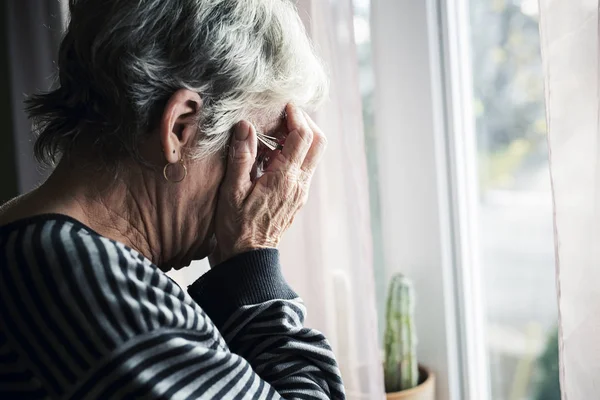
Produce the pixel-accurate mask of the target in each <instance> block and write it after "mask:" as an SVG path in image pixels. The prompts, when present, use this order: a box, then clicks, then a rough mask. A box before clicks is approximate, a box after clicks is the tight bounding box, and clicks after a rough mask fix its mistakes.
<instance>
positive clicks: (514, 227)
mask: <svg viewBox="0 0 600 400" xmlns="http://www.w3.org/2000/svg"><path fill="white" fill-rule="evenodd" d="M469 2H470V4H469V5H470V20H471V37H470V42H471V49H472V50H471V54H472V68H471V70H472V71H473V74H472V77H473V89H474V94H473V98H474V100H473V101H474V104H473V110H474V114H475V115H474V116H473V117H474V118H475V120H476V125H475V126H476V129H475V130H476V142H477V155H478V157H477V159H478V176H479V199H478V200H479V201H478V204H479V212H478V215H479V221H478V223H479V232H480V245H481V248H480V256H481V258H480V262H481V263H480V265H481V269H482V270H481V279H482V282H481V285H482V287H483V290H482V292H483V293H484V300H485V310H484V311H485V326H486V329H485V336H486V342H487V343H486V345H487V355H488V356H487V358H488V362H489V372H490V383H491V397H492V399H494V400H495V399H540V400H551V399H552V398H557V399H558V398H559V397H560V393H559V387H558V375H556V376H553V377H552V378H554V379H549V380H543V376H542V375H543V374H544V373H545V372H547V371H546V370H548V369H552V367H553V364H557V363H558V359H557V358H556V357H557V356H558V350H557V348H556V349H554V348H553V346H554V345H556V346H558V345H557V340H556V336H555V334H554V332H555V331H556V325H557V302H556V292H555V281H554V251H553V248H554V242H553V222H552V197H551V188H550V175H549V167H548V148H547V142H546V117H545V109H544V83H543V72H542V62H541V55H540V41H539V31H538V10H537V4H538V3H537V0H494V1H489V0H469ZM550 342H551V343H552V344H551V345H550V347H549V348H548V349H547V351H548V353H547V356H546V357H545V358H543V359H540V357H541V355H542V353H543V352H544V351H545V349H546V345H547V344H548V343H550ZM551 356H552V357H554V358H552V357H551ZM540 369H541V370H540ZM548 385H552V386H553V387H548Z"/></svg>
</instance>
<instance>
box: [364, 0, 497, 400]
mask: <svg viewBox="0 0 600 400" xmlns="http://www.w3.org/2000/svg"><path fill="white" fill-rule="evenodd" d="M467 1H468V0H424V1H411V0H398V1H389V0H372V9H371V19H372V21H377V22H376V23H372V24H371V31H372V35H371V40H372V46H373V68H374V73H375V110H376V111H375V132H376V134H377V140H378V148H377V155H378V163H379V165H378V170H379V171H378V179H379V182H380V190H381V198H380V201H381V204H380V206H381V217H382V218H381V219H382V232H383V251H384V257H383V258H384V260H386V263H385V269H386V270H385V274H384V275H385V276H386V277H387V278H389V277H390V276H391V275H392V274H393V273H396V272H402V273H404V274H406V275H408V276H409V277H411V278H412V279H413V281H414V284H415V290H416V293H417V309H416V317H415V318H416V326H417V330H418V332H417V335H418V337H419V346H418V358H419V360H420V361H422V362H423V364H425V365H426V366H428V367H430V368H432V369H433V371H434V372H435V373H436V375H437V381H438V388H437V398H438V399H440V400H489V399H490V385H489V372H488V371H489V367H488V363H487V351H486V346H485V333H484V323H485V319H484V313H483V309H484V307H483V296H482V293H481V292H480V285H478V284H477V282H478V280H479V279H480V277H479V274H478V271H479V269H480V268H479V266H480V265H479V263H480V261H479V259H480V256H479V254H478V251H479V247H478V245H477V238H478V234H477V226H476V223H475V222H476V221H477V216H476V215H475V214H474V213H477V210H478V205H477V204H476V199H477V195H476V194H477V184H478V182H477V177H476V171H477V158H476V148H477V147H476V146H475V129H474V121H473V111H472V101H471V99H472V93H473V91H472V82H471V71H470V69H471V62H470V35H469V25H470V24H469V19H468V11H467V5H468V3H467ZM406 60H410V62H406ZM399 76H401V77H402V79H398V77H399ZM399 183H401V184H399ZM407 188H408V189H407ZM398 240H400V243H399V244H398ZM380 301H381V300H380Z"/></svg>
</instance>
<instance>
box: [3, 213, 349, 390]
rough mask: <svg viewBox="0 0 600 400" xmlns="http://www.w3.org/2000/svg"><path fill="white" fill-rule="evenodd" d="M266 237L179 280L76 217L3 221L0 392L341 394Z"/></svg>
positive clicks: (319, 338)
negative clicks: (190, 279)
mask: <svg viewBox="0 0 600 400" xmlns="http://www.w3.org/2000/svg"><path fill="white" fill-rule="evenodd" d="M304 314H305V308H304V306H303V304H302V302H301V300H300V299H299V298H298V296H297V295H296V294H295V293H294V292H293V290H292V289H290V287H289V286H288V285H287V284H286V283H285V281H284V279H283V277H282V274H281V271H280V267H279V261H278V253H277V251H276V250H258V251H254V252H249V253H245V254H242V255H239V256H237V257H235V258H234V259H232V260H229V261H227V262H225V263H223V264H221V265H219V266H217V267H216V268H214V269H212V270H211V271H209V272H208V273H207V274H205V275H204V276H203V277H201V278H200V279H199V280H198V281H196V282H195V283H194V284H193V285H191V286H190V287H189V288H188V293H186V292H185V291H183V290H182V289H181V288H180V287H179V286H178V285H177V284H176V283H175V282H174V281H172V280H171V279H170V278H169V277H168V276H167V275H165V274H164V273H163V272H162V271H160V270H159V269H158V268H157V267H156V266H155V265H153V264H152V262H151V261H150V260H148V259H147V258H145V257H144V256H142V255H141V254H140V253H138V252H137V251H135V250H132V249H130V248H128V247H126V246H125V245H123V244H121V243H118V242H115V241H113V240H110V239H108V238H106V237H103V236H100V235H98V234H97V233H95V232H94V231H92V230H91V229H90V228H88V227H86V226H85V225H82V224H81V223H79V222H78V221H76V220H74V219H71V218H69V217H66V216H61V215H44V216H37V217H33V218H30V219H25V220H20V221H17V222H14V223H11V224H9V225H5V226H3V227H0V399H13V398H14V399H140V398H143V399H159V398H160V399H280V398H284V399H343V398H344V388H343V386H342V381H341V378H340V372H339V369H338V367H337V364H336V361H335V358H334V356H333V353H332V351H331V348H330V347H329V345H328V343H327V340H326V339H325V337H324V336H323V335H322V334H321V333H319V332H317V331H315V330H312V329H308V328H305V327H304V326H303V320H304Z"/></svg>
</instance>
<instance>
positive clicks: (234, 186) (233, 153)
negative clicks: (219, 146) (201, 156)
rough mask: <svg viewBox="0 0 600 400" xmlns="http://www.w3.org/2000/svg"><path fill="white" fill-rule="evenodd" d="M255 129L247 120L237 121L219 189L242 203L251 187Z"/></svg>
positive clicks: (254, 154) (255, 146)
mask: <svg viewBox="0 0 600 400" xmlns="http://www.w3.org/2000/svg"><path fill="white" fill-rule="evenodd" d="M256 151H257V139H256V131H255V130H254V127H253V126H252V124H250V123H249V122H247V121H241V122H239V123H238V124H237V125H236V127H235V128H234V134H233V137H232V138H231V144H230V146H229V156H228V157H227V159H228V162H227V171H226V173H225V179H224V181H223V186H222V188H221V190H224V191H226V192H228V193H227V195H228V196H229V198H230V199H233V200H234V201H235V202H236V203H240V204H241V203H242V202H243V201H244V199H245V198H246V196H247V195H248V192H249V191H250V189H251V188H252V177H251V174H252V168H253V166H254V161H255V159H256Z"/></svg>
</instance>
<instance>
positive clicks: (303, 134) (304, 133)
mask: <svg viewBox="0 0 600 400" xmlns="http://www.w3.org/2000/svg"><path fill="white" fill-rule="evenodd" d="M298 135H299V136H300V138H301V139H302V140H303V141H304V142H305V143H307V144H311V143H312V141H313V137H314V133H313V131H312V129H309V128H308V127H307V126H304V125H302V126H299V127H298Z"/></svg>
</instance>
